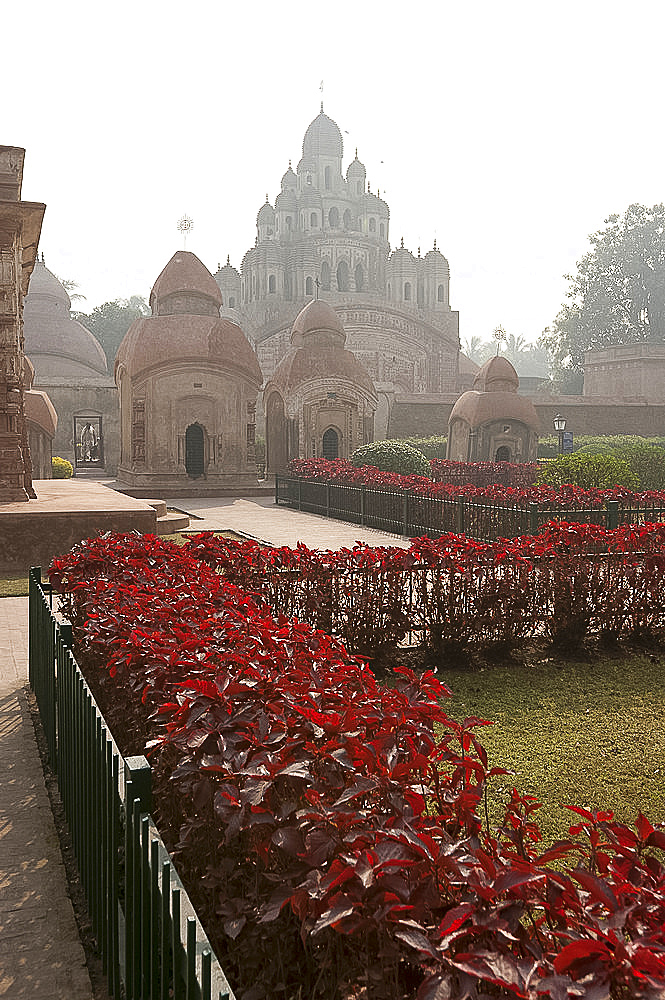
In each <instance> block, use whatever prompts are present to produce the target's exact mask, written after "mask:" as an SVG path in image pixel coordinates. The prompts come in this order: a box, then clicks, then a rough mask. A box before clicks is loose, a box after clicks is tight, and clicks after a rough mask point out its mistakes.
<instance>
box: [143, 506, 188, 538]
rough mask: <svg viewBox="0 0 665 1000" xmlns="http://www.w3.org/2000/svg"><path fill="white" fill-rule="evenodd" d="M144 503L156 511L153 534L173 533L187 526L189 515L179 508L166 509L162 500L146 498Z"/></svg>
mask: <svg viewBox="0 0 665 1000" xmlns="http://www.w3.org/2000/svg"><path fill="white" fill-rule="evenodd" d="M146 503H147V504H148V505H149V506H150V507H152V508H153V510H155V511H156V513H157V524H156V527H155V534H157V535H173V534H174V533H175V532H176V531H184V529H185V528H189V516H188V515H187V514H182V513H181V512H180V511H179V510H167V509H166V502H165V501H164V500H146Z"/></svg>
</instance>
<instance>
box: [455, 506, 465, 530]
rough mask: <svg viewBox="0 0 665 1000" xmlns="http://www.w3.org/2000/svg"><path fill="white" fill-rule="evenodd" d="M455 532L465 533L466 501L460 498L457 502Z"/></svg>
mask: <svg viewBox="0 0 665 1000" xmlns="http://www.w3.org/2000/svg"><path fill="white" fill-rule="evenodd" d="M455 533H456V534H457V535H463V534H464V501H463V500H458V501H457V503H456V504H455Z"/></svg>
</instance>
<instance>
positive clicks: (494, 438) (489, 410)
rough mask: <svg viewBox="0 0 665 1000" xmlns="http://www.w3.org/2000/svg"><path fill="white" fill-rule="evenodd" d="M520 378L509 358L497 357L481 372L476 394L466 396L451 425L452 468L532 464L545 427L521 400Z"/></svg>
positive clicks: (457, 405) (457, 406) (528, 402)
mask: <svg viewBox="0 0 665 1000" xmlns="http://www.w3.org/2000/svg"><path fill="white" fill-rule="evenodd" d="M518 386H519V377H518V375H517V372H516V371H515V369H514V368H513V366H512V365H511V363H510V361H508V359H507V358H502V357H494V358H490V360H489V361H486V362H485V364H484V365H483V366H482V368H481V369H480V370H479V372H478V374H477V375H476V377H475V380H474V383H473V389H469V390H468V391H467V392H464V393H462V395H461V396H460V398H459V399H458V400H457V402H456V403H455V405H454V407H453V409H452V412H451V414H450V420H449V423H448V458H449V459H451V460H452V461H453V462H502V461H503V462H532V461H535V459H536V456H537V453H538V433H539V429H540V421H539V419H538V414H537V413H536V409H535V407H534V405H533V403H532V402H531V400H530V399H525V398H524V397H523V396H518V394H517V388H518Z"/></svg>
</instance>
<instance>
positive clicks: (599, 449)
mask: <svg viewBox="0 0 665 1000" xmlns="http://www.w3.org/2000/svg"><path fill="white" fill-rule="evenodd" d="M635 444H639V445H647V444H648V445H653V446H657V447H659V448H665V437H640V436H639V435H638V434H579V435H576V436H575V437H574V438H573V452H579V451H581V452H583V453H584V454H585V455H600V454H607V452H610V451H616V449H617V448H629V447H632V445H635ZM558 454H559V439H558V437H557V435H556V434H548V435H546V436H545V437H541V438H540V439H539V440H538V458H556V457H557V456H558Z"/></svg>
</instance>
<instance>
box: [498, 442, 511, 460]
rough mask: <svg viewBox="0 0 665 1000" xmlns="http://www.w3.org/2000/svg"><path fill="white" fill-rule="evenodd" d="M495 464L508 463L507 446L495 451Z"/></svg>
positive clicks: (508, 452) (508, 449)
mask: <svg viewBox="0 0 665 1000" xmlns="http://www.w3.org/2000/svg"><path fill="white" fill-rule="evenodd" d="M494 461H495V462H509V461H510V448H509V447H508V445H505V444H502V445H501V446H500V447H499V448H497V449H496V455H495V456H494Z"/></svg>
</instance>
